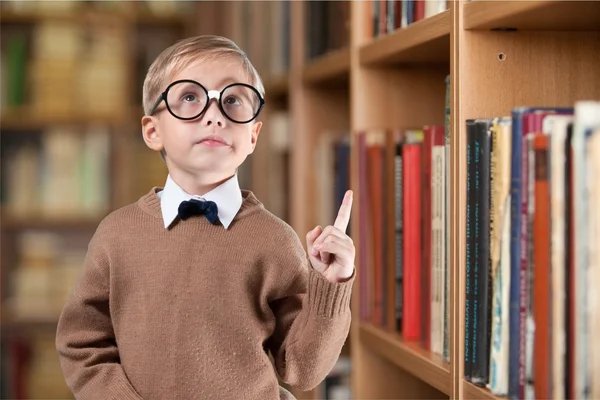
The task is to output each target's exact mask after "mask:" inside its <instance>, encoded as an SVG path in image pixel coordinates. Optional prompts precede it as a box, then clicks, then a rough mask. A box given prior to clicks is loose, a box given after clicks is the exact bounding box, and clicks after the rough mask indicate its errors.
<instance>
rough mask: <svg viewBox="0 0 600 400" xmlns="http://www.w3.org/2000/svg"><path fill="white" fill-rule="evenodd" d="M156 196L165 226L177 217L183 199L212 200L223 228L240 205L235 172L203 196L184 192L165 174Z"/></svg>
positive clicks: (240, 200) (239, 192)
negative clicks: (165, 179) (163, 181)
mask: <svg viewBox="0 0 600 400" xmlns="http://www.w3.org/2000/svg"><path fill="white" fill-rule="evenodd" d="M158 196H159V197H160V208H161V211H162V216H163V221H164V224H165V228H168V227H169V226H170V225H171V224H172V223H173V221H174V220H175V218H176V217H177V212H178V209H179V204H181V202H182V201H184V200H190V199H192V198H196V199H200V200H212V201H214V202H215V203H217V207H218V209H219V211H218V215H219V220H220V221H221V223H222V224H223V226H224V227H225V229H227V228H228V227H229V225H230V224H231V222H232V221H233V218H234V217H235V215H236V214H237V212H238V211H239V209H240V207H241V206H242V192H241V190H240V186H239V182H238V177H237V174H235V175H233V176H232V177H231V178H229V179H228V180H227V181H225V182H223V183H222V184H221V185H219V186H217V187H216V188H214V189H213V190H211V191H210V192H208V193H206V194H205V195H204V196H197V195H191V194H189V193H187V192H185V191H184V190H183V189H182V188H181V187H180V186H179V185H178V184H177V183H175V181H174V180H173V179H172V178H171V175H169V176H167V182H166V183H165V187H164V189H163V190H161V191H160V192H158Z"/></svg>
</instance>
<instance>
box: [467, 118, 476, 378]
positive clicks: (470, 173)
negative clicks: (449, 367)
mask: <svg viewBox="0 0 600 400" xmlns="http://www.w3.org/2000/svg"><path fill="white" fill-rule="evenodd" d="M474 133H475V121H474V120H467V211H466V241H465V242H466V251H465V257H466V260H465V265H466V270H465V359H464V375H465V379H466V380H468V381H471V374H472V369H473V361H472V360H473V358H472V354H471V351H472V348H473V343H474V341H475V340H474V338H473V327H472V324H473V316H472V314H473V300H474V299H473V279H474V271H473V270H474V259H475V257H474V246H473V238H474V208H475V196H474V194H475V185H474V171H475V157H474V151H475V134H474Z"/></svg>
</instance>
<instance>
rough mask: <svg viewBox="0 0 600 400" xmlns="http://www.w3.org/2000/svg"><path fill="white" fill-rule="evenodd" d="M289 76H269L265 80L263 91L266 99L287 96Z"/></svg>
mask: <svg viewBox="0 0 600 400" xmlns="http://www.w3.org/2000/svg"><path fill="white" fill-rule="evenodd" d="M288 81H289V76H288V75H287V74H281V75H275V76H269V77H267V78H266V79H265V82H264V85H265V91H266V97H267V98H281V97H284V96H286V95H287V94H288V89H289V83H288Z"/></svg>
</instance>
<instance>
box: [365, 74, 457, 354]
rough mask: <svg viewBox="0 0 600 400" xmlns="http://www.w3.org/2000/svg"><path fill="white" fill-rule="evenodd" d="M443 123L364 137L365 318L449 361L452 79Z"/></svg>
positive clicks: (441, 117)
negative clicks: (450, 121) (450, 117)
mask: <svg viewBox="0 0 600 400" xmlns="http://www.w3.org/2000/svg"><path fill="white" fill-rule="evenodd" d="M445 84H446V107H445V108H446V110H445V115H444V113H441V116H440V119H439V121H444V123H443V124H435V123H434V124H431V125H425V126H422V127H415V128H413V129H400V128H398V129H392V130H390V129H386V130H381V129H373V130H370V131H364V132H359V133H358V135H357V144H356V146H357V151H358V155H357V157H358V171H359V172H358V175H359V176H358V180H359V181H358V186H359V189H358V191H359V194H360V199H359V208H358V217H359V229H360V235H359V242H358V243H357V246H358V248H359V252H358V257H359V259H358V261H357V264H358V265H359V266H360V268H359V269H360V270H359V277H360V288H359V290H360V311H359V315H360V319H361V320H362V321H365V322H368V323H372V324H374V325H377V326H379V327H381V328H382V329H385V330H387V331H392V332H398V333H400V334H401V335H402V337H403V338H405V339H407V340H416V341H419V342H420V344H421V346H422V347H423V348H425V349H429V350H431V351H432V352H434V353H436V354H440V355H441V356H442V357H443V358H444V359H445V360H449V304H448V302H449V293H450V287H449V283H450V273H449V245H448V243H449V237H450V236H449V233H448V230H449V217H450V212H449V200H450V197H449V195H448V194H449V190H448V189H449V186H448V184H449V176H450V164H449V160H450V159H449V147H448V146H449V140H448V132H449V96H448V94H449V88H450V86H449V84H450V80H449V77H448V76H447V77H446V80H445Z"/></svg>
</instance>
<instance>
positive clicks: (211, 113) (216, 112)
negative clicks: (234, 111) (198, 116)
mask: <svg viewBox="0 0 600 400" xmlns="http://www.w3.org/2000/svg"><path fill="white" fill-rule="evenodd" d="M203 122H204V123H205V124H206V126H210V125H212V124H216V125H217V126H219V127H222V126H223V124H224V122H225V117H224V116H223V114H222V113H221V110H220V109H219V105H218V104H217V102H216V101H215V100H214V99H211V100H210V104H209V105H208V108H207V109H206V112H205V113H204V121H203Z"/></svg>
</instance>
